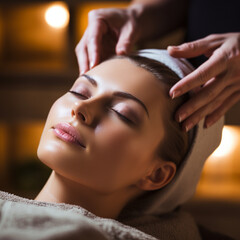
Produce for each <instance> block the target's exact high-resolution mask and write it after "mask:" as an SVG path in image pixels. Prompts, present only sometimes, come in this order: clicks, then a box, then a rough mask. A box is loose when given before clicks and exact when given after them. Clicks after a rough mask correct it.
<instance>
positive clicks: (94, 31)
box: [87, 12, 107, 68]
mask: <svg viewBox="0 0 240 240" xmlns="http://www.w3.org/2000/svg"><path fill="white" fill-rule="evenodd" d="M90 13H91V12H90ZM93 18H94V19H93ZM91 21H92V22H93V23H92V25H90V26H89V29H88V36H89V37H88V44H87V49H88V58H89V62H90V68H92V67H94V66H95V65H97V64H98V63H99V62H100V51H101V50H100V49H101V40H102V37H103V35H104V34H106V32H107V23H106V22H105V21H104V20H103V19H100V18H95V17H92V15H91V14H90V16H89V22H91Z"/></svg>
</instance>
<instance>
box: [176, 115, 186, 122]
mask: <svg viewBox="0 0 240 240" xmlns="http://www.w3.org/2000/svg"><path fill="white" fill-rule="evenodd" d="M186 117H187V114H186V113H180V114H179V115H178V117H177V121H178V122H182V121H183V120H184V119H185V118H186Z"/></svg>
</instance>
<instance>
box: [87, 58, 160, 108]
mask: <svg viewBox="0 0 240 240" xmlns="http://www.w3.org/2000/svg"><path fill="white" fill-rule="evenodd" d="M87 74H88V75H90V76H92V77H93V78H94V79H96V81H97V83H98V85H99V88H101V89H103V91H104V90H106V91H108V90H110V91H111V90H112V91H124V92H127V93H130V94H132V95H134V96H135V97H137V98H139V99H140V100H141V101H143V102H144V104H145V105H146V106H147V107H148V108H151V107H152V106H153V105H154V106H156V107H159V105H160V102H161V101H162V100H163V98H164V88H163V85H162V84H161V83H160V80H158V79H156V77H155V76H154V75H153V74H151V73H150V72H149V71H147V70H145V69H143V68H141V67H139V66H137V65H135V64H134V63H133V62H131V61H130V60H128V59H127V58H126V59H125V58H123V59H111V60H108V61H105V62H103V63H101V64H99V65H98V66H96V67H95V68H93V69H92V70H90V71H89V72H88V73H87Z"/></svg>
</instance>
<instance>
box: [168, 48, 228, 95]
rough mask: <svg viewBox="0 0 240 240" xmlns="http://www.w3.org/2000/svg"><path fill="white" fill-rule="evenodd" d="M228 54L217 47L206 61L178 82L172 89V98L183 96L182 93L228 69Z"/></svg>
mask: <svg viewBox="0 0 240 240" xmlns="http://www.w3.org/2000/svg"><path fill="white" fill-rule="evenodd" d="M226 67H227V63H226V56H225V52H224V51H222V50H221V49H217V50H216V51H215V52H214V54H213V55H212V56H211V57H210V58H209V59H208V60H207V61H206V62H204V63H203V64H202V65H201V66H200V67H198V68H197V69H196V70H195V71H193V72H192V73H190V74H189V75H187V76H186V77H184V78H183V79H182V80H180V81H179V82H177V83H176V84H175V85H174V86H173V87H172V88H171V89H170V92H169V94H170V96H171V97H172V98H175V97H178V96H181V95H182V94H184V93H186V92H188V91H190V90H192V89H194V88H196V87H199V86H201V85H203V84H205V83H206V82H207V81H209V80H210V79H212V78H214V77H216V76H218V75H219V74H220V73H222V72H224V71H225V70H226Z"/></svg>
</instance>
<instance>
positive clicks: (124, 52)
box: [117, 48, 126, 55]
mask: <svg viewBox="0 0 240 240" xmlns="http://www.w3.org/2000/svg"><path fill="white" fill-rule="evenodd" d="M117 54H119V55H125V54H126V49H125V48H119V49H118V50H117Z"/></svg>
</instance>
